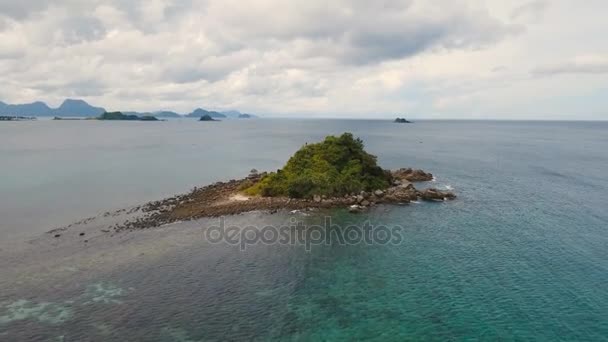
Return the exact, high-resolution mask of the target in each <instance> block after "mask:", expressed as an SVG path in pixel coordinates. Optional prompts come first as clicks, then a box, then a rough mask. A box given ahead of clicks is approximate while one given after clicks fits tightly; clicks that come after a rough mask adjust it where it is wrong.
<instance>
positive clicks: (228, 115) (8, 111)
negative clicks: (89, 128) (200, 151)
mask: <svg viewBox="0 0 608 342" xmlns="http://www.w3.org/2000/svg"><path fill="white" fill-rule="evenodd" d="M106 112H107V110H106V109H105V108H102V107H95V106H92V105H90V104H88V103H87V102H85V101H83V100H78V99H66V100H65V101H63V103H62V104H61V105H60V106H59V107H58V108H51V107H49V106H48V105H47V104H46V103H44V102H41V101H36V102H33V103H26V104H7V103H4V102H2V101H0V116H11V117H31V116H48V117H58V118H66V117H67V118H75V117H83V118H97V117H99V116H100V115H102V114H103V113H106ZM120 112H121V113H122V114H124V115H127V116H131V115H135V116H138V117H149V116H153V117H156V118H176V119H177V118H200V117H202V116H204V115H209V116H210V117H212V118H218V119H249V118H256V117H257V116H255V115H253V114H245V113H241V112H239V111H237V110H230V111H224V112H217V111H208V110H205V109H202V108H197V109H196V110H194V111H193V112H191V113H189V114H185V115H182V114H180V113H177V112H173V111H169V110H160V111H152V112H135V111H120Z"/></svg>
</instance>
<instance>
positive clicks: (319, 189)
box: [245, 133, 391, 198]
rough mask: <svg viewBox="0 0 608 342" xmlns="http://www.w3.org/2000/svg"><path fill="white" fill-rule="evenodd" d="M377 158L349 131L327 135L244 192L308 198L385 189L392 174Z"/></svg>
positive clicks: (298, 152)
mask: <svg viewBox="0 0 608 342" xmlns="http://www.w3.org/2000/svg"><path fill="white" fill-rule="evenodd" d="M376 159H377V158H376V156H374V155H371V154H369V153H367V152H365V150H364V149H363V141H362V140H361V139H359V138H354V137H353V135H352V134H351V133H344V134H342V135H341V136H339V137H336V136H328V137H326V138H325V140H324V141H323V142H320V143H315V144H306V145H304V146H303V147H302V148H300V150H298V151H297V152H296V153H295V154H294V155H293V156H292V157H291V158H290V159H289V161H287V164H286V165H285V166H284V167H283V168H282V169H280V170H277V172H272V173H270V174H268V175H266V176H265V177H264V178H263V179H262V180H261V181H259V182H258V183H256V184H255V185H253V186H252V187H250V188H248V189H246V190H245V192H246V193H247V194H250V195H261V196H265V197H276V196H288V197H292V198H310V197H312V196H314V195H326V196H344V195H346V194H350V193H358V192H360V191H362V190H365V191H373V190H376V189H386V188H387V187H388V186H389V185H390V181H391V176H390V173H389V172H387V171H385V170H383V169H382V168H381V167H379V166H378V165H377V164H376Z"/></svg>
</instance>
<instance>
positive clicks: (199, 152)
mask: <svg viewBox="0 0 608 342" xmlns="http://www.w3.org/2000/svg"><path fill="white" fill-rule="evenodd" d="M9 124H10V125H11V126H8V125H4V124H2V125H0V142H1V144H0V156H1V157H2V160H3V164H2V177H0V178H1V179H2V180H0V190H1V191H0V201H2V209H0V213H1V217H2V221H1V222H0V234H2V236H3V237H7V238H8V237H11V241H13V240H14V239H22V240H26V238H27V239H32V238H34V240H31V241H30V242H29V243H24V245H26V247H23V248H17V247H16V245H11V246H8V247H4V248H3V249H2V251H0V254H1V256H2V259H1V261H0V266H1V268H0V339H5V340H7V341H17V340H24V341H25V340H42V341H47V340H48V341H51V340H55V341H57V340H64V341H87V340H90V341H104V340H112V341H114V340H115V341H126V340H142V341H208V340H217V341H220V340H252V339H253V340H314V341H318V340H348V341H351V340H361V339H370V340H396V341H403V340H440V341H445V340H491V341H495V340H522V341H524V340H550V341H557V340H564V341H601V340H608V318H607V317H608V286H607V284H608V211H607V209H608V199H607V195H608V153H607V151H608V134H606V133H607V132H608V123H605V122H604V123H598V122H507V121H505V122H484V121H421V122H417V123H415V124H412V125H397V124H393V123H390V122H386V121H359V120H252V121H230V122H221V123H213V125H214V126H209V125H206V123H203V124H201V123H198V122H191V121H169V122H160V123H122V122H112V123H100V122H42V121H41V122H18V123H9ZM204 125H205V126H204ZM345 131H349V132H352V133H354V134H355V135H357V136H360V137H361V138H362V139H363V140H364V142H365V143H366V148H367V150H368V151H370V152H371V153H373V154H376V155H377V156H378V159H379V162H380V164H381V165H382V166H384V167H386V168H398V167H405V166H412V167H418V168H423V169H425V170H427V171H430V172H432V173H433V174H434V175H435V176H436V178H437V181H436V182H434V183H432V184H431V185H432V186H436V187H439V188H447V187H450V188H453V189H454V191H455V192H456V193H457V195H458V196H459V197H458V199H457V200H455V201H452V202H446V203H420V204H411V205H408V206H382V207H378V208H376V209H374V210H371V211H370V212H368V213H365V214H360V215H353V214H349V213H347V212H345V211H343V210H336V211H331V212H320V213H313V214H311V215H310V216H303V215H291V214H289V213H277V214H274V215H267V214H263V213H251V214H245V215H238V216H235V217H229V218H227V221H228V222H230V223H231V224H238V225H240V226H246V225H256V226H263V225H267V224H275V225H281V224H288V222H290V221H289V220H290V219H291V218H292V217H294V216H295V217H296V218H297V219H298V220H300V221H303V222H305V223H321V222H322V221H323V219H324V216H325V215H330V216H331V217H332V220H333V222H334V223H336V224H339V225H341V226H343V227H345V226H347V225H349V224H362V223H363V222H365V221H369V222H371V223H372V224H384V225H387V226H395V225H400V226H402V227H403V229H404V230H403V238H404V239H403V241H402V242H401V243H400V244H398V245H386V246H381V245H365V244H358V245H349V246H344V245H340V244H338V243H334V244H330V245H320V246H313V247H312V250H311V251H310V252H307V251H306V250H305V249H304V248H303V246H286V245H278V244H274V245H264V244H258V245H255V246H249V247H248V248H247V250H245V251H240V250H239V249H238V247H234V246H230V245H226V244H210V243H209V242H207V241H205V239H204V236H203V232H202V231H203V229H205V228H206V227H208V226H209V225H212V224H215V223H216V221H215V220H211V219H209V220H201V221H198V222H187V223H181V224H176V225H172V226H170V227H164V228H160V229H154V230H149V231H143V232H131V233H124V234H118V235H115V236H104V235H103V234H102V236H100V237H94V234H93V233H89V232H88V231H87V237H88V236H89V235H91V236H92V237H91V241H90V242H89V243H88V244H83V242H82V238H80V237H78V232H79V231H80V230H78V228H75V229H76V230H68V231H67V232H66V233H64V235H65V236H64V237H65V239H63V237H62V239H61V240H60V241H58V240H57V239H53V238H52V237H48V236H47V235H45V234H43V233H42V232H44V231H45V230H48V229H50V228H52V227H54V226H57V225H61V224H67V223H70V222H72V221H75V220H77V219H79V218H83V217H86V216H90V215H94V214H96V213H101V212H104V211H106V210H111V209H116V208H121V207H123V206H129V205H134V204H137V203H141V202H145V201H148V200H153V199H157V198H161V197H162V196H165V195H170V194H172V193H177V192H180V191H184V190H187V189H188V188H190V187H192V186H195V185H204V184H206V183H209V182H213V181H217V180H227V179H230V178H234V177H240V176H243V175H246V174H247V172H248V170H249V169H251V168H253V167H255V168H257V169H259V170H273V169H276V168H278V167H281V166H282V164H283V163H284V161H285V160H286V159H287V158H288V157H289V156H290V155H291V154H292V153H293V152H294V151H295V150H297V148H298V147H299V146H300V145H302V144H303V143H305V142H311V141H316V140H319V139H321V138H322V137H324V136H326V135H328V134H339V133H342V132H345ZM38 236H41V237H39V238H37V237H38ZM3 336H4V337H3Z"/></svg>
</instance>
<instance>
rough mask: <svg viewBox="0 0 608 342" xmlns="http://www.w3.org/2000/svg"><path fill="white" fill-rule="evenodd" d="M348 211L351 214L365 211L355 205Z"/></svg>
mask: <svg viewBox="0 0 608 342" xmlns="http://www.w3.org/2000/svg"><path fill="white" fill-rule="evenodd" d="M348 211H349V212H351V213H360V212H362V211H363V208H362V207H361V206H359V205H356V204H354V205H351V206H350V207H348Z"/></svg>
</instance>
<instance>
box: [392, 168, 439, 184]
mask: <svg viewBox="0 0 608 342" xmlns="http://www.w3.org/2000/svg"><path fill="white" fill-rule="evenodd" d="M391 174H392V176H393V178H396V179H397V180H400V181H403V180H406V181H409V182H427V181H430V180H433V175H432V174H431V173H426V172H424V171H422V170H413V169H411V168H407V169H405V168H403V169H399V170H395V171H391Z"/></svg>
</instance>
